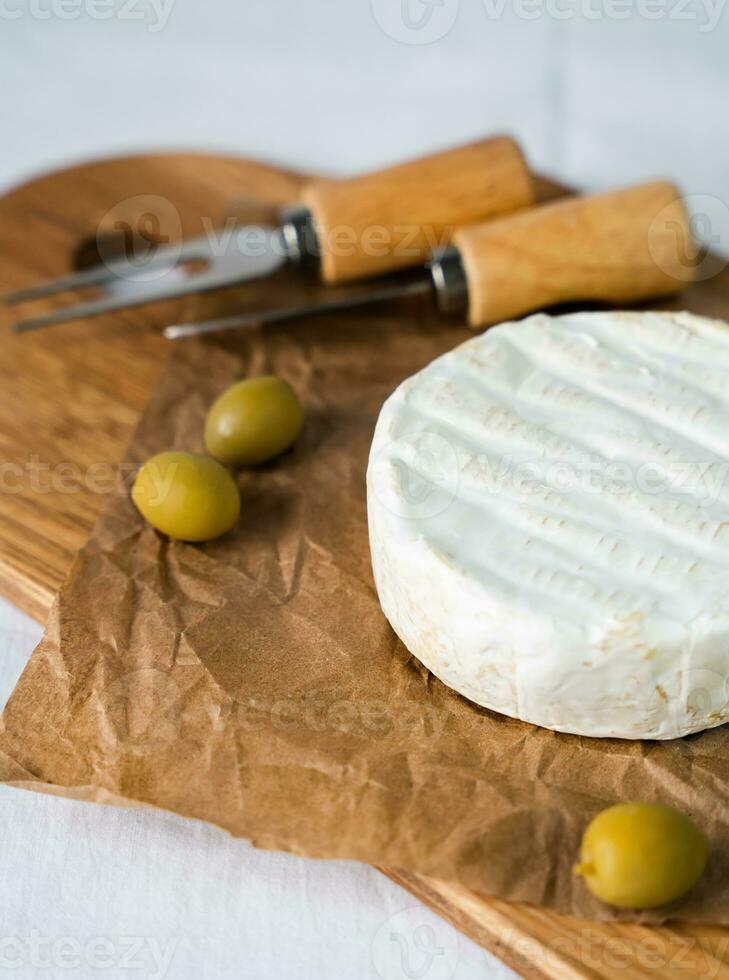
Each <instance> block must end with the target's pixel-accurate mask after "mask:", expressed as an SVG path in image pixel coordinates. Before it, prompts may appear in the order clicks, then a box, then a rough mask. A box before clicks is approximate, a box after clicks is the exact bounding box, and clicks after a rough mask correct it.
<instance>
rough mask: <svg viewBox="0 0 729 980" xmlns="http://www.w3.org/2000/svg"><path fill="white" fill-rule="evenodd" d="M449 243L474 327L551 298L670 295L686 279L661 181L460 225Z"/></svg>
mask: <svg viewBox="0 0 729 980" xmlns="http://www.w3.org/2000/svg"><path fill="white" fill-rule="evenodd" d="M454 244H455V245H456V247H457V248H458V250H459V252H460V254H461V259H462V261H463V265H464V269H465V273H466V278H467V280H468V290H469V317H468V318H469V322H470V325H471V326H472V327H483V326H488V325H489V324H492V323H498V322H500V321H502V320H509V319H513V318H514V317H519V316H521V315H523V314H524V313H529V312H531V311H532V310H537V309H541V308H542V307H546V306H553V305H555V304H557V303H569V302H574V301H579V300H597V301H600V302H608V303H612V304H625V303H634V302H636V301H638V300H645V299H652V298H658V297H661V296H670V295H672V294H674V293H677V292H679V291H680V290H681V289H682V287H683V286H684V285H685V284H686V282H688V281H690V280H691V278H692V277H693V265H692V257H693V255H694V253H695V248H694V246H693V244H692V240H691V234H690V231H689V225H688V217H687V215H686V210H685V208H684V205H683V202H682V201H681V198H680V195H679V192H678V191H677V190H676V188H675V187H674V186H673V185H672V184H669V183H667V182H665V181H660V182H657V183H652V184H643V185H641V186H639V187H631V188H628V189H627V190H620V191H613V192H611V193H609V194H600V195H597V196H594V197H585V198H570V199H569V200H566V201H557V202H555V203H553V204H547V205H544V206H543V207H540V208H535V209H533V210H531V211H527V212H525V213H524V214H518V215H514V216H513V217H511V218H505V219H500V220H498V221H494V222H491V223H487V224H485V225H479V226H476V227H473V228H461V229H459V230H458V231H457V232H456V234H455V235H454Z"/></svg>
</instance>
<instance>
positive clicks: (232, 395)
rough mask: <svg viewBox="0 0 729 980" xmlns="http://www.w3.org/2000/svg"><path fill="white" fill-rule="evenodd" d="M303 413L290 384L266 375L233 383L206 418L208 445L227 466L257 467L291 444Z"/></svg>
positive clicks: (211, 451) (211, 452) (210, 451)
mask: <svg viewBox="0 0 729 980" xmlns="http://www.w3.org/2000/svg"><path fill="white" fill-rule="evenodd" d="M303 424H304V413H303V411H302V408H301V404H300V403H299V399H298V398H297V397H296V395H295V394H294V391H293V390H292V388H291V385H289V384H288V382H286V381H284V380H283V379H282V378H276V377H274V376H273V375H267V376H265V377H261V378H249V379H247V380H245V381H239V382H238V383H237V384H234V385H232V386H231V387H230V388H228V389H227V390H226V391H224V392H223V394H222V395H221V396H220V397H219V398H218V400H217V401H216V402H215V403H214V405H213V406H212V408H211V409H210V411H209V412H208V417H207V419H206V421H205V445H206V447H207V450H208V452H209V453H210V454H211V456H214V457H215V458H216V459H219V460H220V462H221V463H225V464H226V465H227V466H257V465H258V464H259V463H265V462H267V461H268V460H269V459H273V457H274V456H278V455H279V453H282V452H284V450H286V449H288V448H289V446H291V445H292V444H293V443H294V442H295V440H296V437H297V436H298V434H299V432H301V427H302V425H303Z"/></svg>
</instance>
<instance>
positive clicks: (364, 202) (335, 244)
mask: <svg viewBox="0 0 729 980" xmlns="http://www.w3.org/2000/svg"><path fill="white" fill-rule="evenodd" d="M533 200H534V190H533V185H532V181H531V178H530V175H529V171H528V168H527V165H526V163H525V160H524V157H523V155H522V153H521V150H520V149H519V147H518V145H517V144H516V143H515V142H514V141H513V140H512V139H510V138H508V137H505V136H498V137H493V138H491V139H487V140H482V141H480V142H477V143H472V144H470V145H468V146H462V147H458V148H456V149H452V150H447V151H445V152H442V153H437V154H434V155H432V156H429V157H425V158H423V159H421V160H415V161H411V162H408V163H404V164H400V165H399V166H395V167H390V168H388V169H386V170H382V171H378V172H377V173H371V174H366V175H364V176H361V177H355V178H352V179H349V180H316V181H312V182H310V183H309V184H308V185H307V186H306V187H305V188H304V192H303V194H302V199H301V202H300V204H299V205H298V206H297V207H294V208H289V209H287V210H285V211H284V212H283V213H282V216H281V224H280V225H279V226H278V227H266V226H258V225H253V226H249V227H242V228H238V229H236V231H235V233H234V234H232V235H228V236H227V241H226V244H225V246H221V244H220V241H221V239H219V238H218V236H216V235H215V234H211V235H209V236H205V235H203V236H199V237H197V238H193V239H188V240H186V241H184V242H182V243H181V244H178V245H170V246H166V247H162V248H158V249H156V250H154V251H153V252H152V253H151V255H150V257H149V259H148V260H147V261H145V262H143V263H140V264H136V263H131V262H130V261H129V259H126V258H121V259H118V260H115V261H109V262H106V263H104V264H103V265H98V266H94V267H93V268H91V269H87V270H84V271H83V272H79V273H77V274H75V275H71V276H64V277H62V278H60V279H56V280H53V281H51V282H46V283H41V284H39V285H37V286H33V287H30V288H28V289H23V290H20V291H19V292H15V293H13V294H11V295H10V296H7V297H6V298H5V302H6V303H7V304H9V305H15V304H18V303H21V302H26V301H29V300H35V299H41V298H45V297H49V296H54V295H59V294H62V293H66V292H68V291H70V290H75V289H82V288H86V287H100V288H102V289H103V290H106V294H105V295H102V296H100V297H99V298H98V299H95V300H92V301H90V302H85V303H82V304H80V305H76V306H71V307H66V308H63V309H60V310H56V311H53V312H51V313H48V314H45V315H43V316H38V317H34V318H33V319H26V320H21V321H20V322H18V323H16V324H15V326H14V329H15V330H16V331H17V332H24V331H28V330H37V329H40V328H41V327H48V326H52V325H54V324H58V323H65V322H68V321H70V320H78V319H84V318H86V317H90V316H96V315H98V314H101V313H110V312H113V311H115V310H122V309H127V308H129V307H132V306H139V305H141V304H145V303H151V302H157V301H159V300H169V299H176V298H178V297H181V296H185V295H188V294H190V293H196V292H205V291H209V290H213V289H220V288H223V287H226V286H233V285H236V284H238V283H243V282H245V281H247V280H251V279H256V278H259V277H261V276H266V275H270V274H271V273H273V272H274V271H275V270H277V269H278V268H280V267H281V266H283V265H286V264H288V263H291V264H293V265H297V266H302V267H306V268H308V269H310V270H315V271H316V272H317V273H318V275H319V276H320V278H321V279H322V280H323V281H324V282H325V283H327V284H336V283H341V282H349V281H352V280H356V279H365V278H369V277H372V276H377V275H380V274H382V273H386V272H390V271H393V270H396V269H403V268H406V267H408V266H412V265H418V264H420V263H422V262H423V261H425V259H426V258H427V256H428V255H429V254H430V253H431V252H432V251H433V250H434V248H436V247H438V246H442V245H445V244H446V243H447V242H448V241H450V239H451V238H452V235H453V232H454V230H455V229H456V228H457V227H459V226H461V225H464V224H468V223H471V222H475V221H484V220H486V219H488V218H491V217H494V216H496V215H500V214H504V213H506V212H509V211H514V210H517V209H520V208H525V207H527V206H529V205H530V204H532V203H533ZM191 264H192V265H202V267H203V268H202V269H201V270H199V271H191V272H189V273H187V272H186V270H185V267H186V266H189V265H191ZM150 273H152V274H154V278H153V279H150V278H147V280H146V281H145V276H148V275H149V274H150Z"/></svg>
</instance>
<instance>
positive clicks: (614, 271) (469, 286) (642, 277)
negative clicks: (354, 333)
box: [165, 181, 697, 340]
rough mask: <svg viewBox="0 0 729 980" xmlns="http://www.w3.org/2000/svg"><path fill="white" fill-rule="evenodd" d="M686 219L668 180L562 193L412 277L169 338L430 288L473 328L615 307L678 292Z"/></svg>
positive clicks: (468, 235)
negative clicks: (591, 305) (565, 308)
mask: <svg viewBox="0 0 729 980" xmlns="http://www.w3.org/2000/svg"><path fill="white" fill-rule="evenodd" d="M696 254H697V253H696V249H695V247H694V246H693V244H692V239H691V234H690V229H689V221H688V216H687V214H686V209H685V207H684V204H683V201H682V199H681V196H680V194H679V192H678V190H677V189H676V188H675V187H674V186H673V184H670V183H668V182H666V181H657V182H653V183H648V184H641V185H638V186H636V187H630V188H625V189H621V190H617V191H611V192H609V193H604V194H597V195H592V196H586V197H575V198H569V199H566V200H560V201H556V202H553V203H549V204H544V205H542V206H540V207H536V208H533V209H531V210H527V211H523V212H520V213H518V214H514V215H511V216H508V217H502V218H499V219H496V220H493V221H489V222H484V223H481V224H474V225H471V226H465V227H461V228H459V229H458V230H457V231H456V232H455V234H454V236H453V244H452V245H451V246H450V247H448V248H446V249H445V250H443V251H441V252H439V253H437V254H436V255H434V256H433V257H432V258H431V260H430V261H429V262H428V263H427V264H426V265H425V266H424V267H423V269H422V270H421V272H420V274H419V275H418V276H417V277H416V278H413V279H411V280H409V281H406V282H389V283H388V282H386V281H385V282H384V283H380V284H378V285H377V286H375V287H373V288H371V289H367V290H363V291H359V292H358V293H353V294H350V295H348V296H343V297H336V298H333V299H329V300H324V301H320V302H316V303H311V304H304V305H302V306H297V307H292V308H289V309H273V310H264V311H262V312H259V313H252V314H245V315H239V316H235V315H233V316H227V317H222V318H219V319H214V320H207V321H201V322H198V323H184V324H175V325H172V326H169V327H167V328H166V329H165V336H166V337H168V338H169V339H171V340H179V339H181V338H184V337H191V336H198V335H201V334H208V333H216V332H218V331H221V330H236V329H241V328H244V327H258V326H262V325H265V324H270V323H277V322H280V321H283V320H290V319H293V318H296V317H302V316H310V315H316V314H319V313H327V312H336V311H341V310H347V309H352V308H356V307H361V306H368V305H370V304H375V303H382V302H386V301H388V300H394V299H400V298H402V297H407V296H417V295H432V296H434V298H435V301H436V304H437V307H438V309H439V310H440V311H441V312H442V313H460V314H465V315H466V317H467V320H468V323H469V325H470V326H471V327H473V328H478V327H485V326H489V325H490V324H493V323H498V322H501V321H503V320H509V319H514V318H516V317H519V316H522V315H524V314H526V313H530V312H532V311H534V310H537V309H541V308H544V307H549V306H555V305H557V304H560V303H571V302H585V301H592V302H604V303H610V304H613V305H621V304H630V303H635V302H638V301H641V300H647V299H656V298H661V297H667V296H671V295H673V294H675V293H678V292H680V290H681V289H682V288H683V287H684V286H685V285H686V283H687V282H688V281H690V280H691V278H693V272H694V269H693V265H692V256H695V255H696Z"/></svg>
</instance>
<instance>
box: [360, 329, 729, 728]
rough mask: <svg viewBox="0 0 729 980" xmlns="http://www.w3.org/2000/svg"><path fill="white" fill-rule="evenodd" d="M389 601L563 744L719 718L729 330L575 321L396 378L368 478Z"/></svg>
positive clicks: (449, 659) (433, 646)
mask: <svg viewBox="0 0 729 980" xmlns="http://www.w3.org/2000/svg"><path fill="white" fill-rule="evenodd" d="M367 497H368V511H369V530H370V545H371V551H372V563H373V568H374V575H375V582H376V585H377V590H378V594H379V598H380V602H381V604H382V608H383V610H384V612H385V615H386V616H387V618H388V620H389V621H390V623H391V624H392V627H393V629H394V630H395V632H396V633H397V634H398V636H399V637H400V638H401V639H402V641H403V643H404V644H405V645H406V647H407V648H408V649H409V650H410V652H411V653H413V654H414V655H415V656H416V657H417V658H418V659H419V660H420V661H422V663H423V664H425V666H426V667H428V668H429V669H430V670H431V671H432V672H433V673H434V674H435V675H436V676H437V677H439V678H440V679H441V680H442V681H443V682H444V683H445V684H447V685H449V686H450V687H452V688H454V689H455V690H456V691H459V692H460V693H461V694H463V695H465V697H467V698H470V699H471V700H472V701H475V702H476V703H477V704H480V705H483V706H485V707H487V708H491V709H493V710H495V711H498V712H501V713H503V714H506V715H510V716H512V717H514V718H520V719H522V720H524V721H527V722H532V723H534V724H537V725H542V726H545V727H547V728H552V729H556V730H557V731H563V732H574V733H577V734H580V735H593V736H616V737H620V738H659V739H666V738H675V737H678V736H681V735H686V734H688V733H690V732H696V731H700V730H701V729H704V728H710V727H713V726H715V725H720V724H722V723H723V722H724V721H726V720H727V719H729V688H728V684H727V678H728V677H729V327H727V325H726V324H723V323H720V322H718V321H712V320H707V319H704V318H700V317H696V316H693V315H691V314H688V313H616V312H605V313H578V314H572V315H568V316H560V317H549V316H546V315H544V314H540V315H538V316H532V317H529V318H528V319H526V320H523V321H521V322H519V323H507V324H503V325H501V326H498V327H495V328H493V329H491V330H489V331H488V332H486V333H485V334H484V335H482V336H479V337H476V338H475V339H473V340H470V341H469V342H467V343H465V344H463V345H462V346H460V347H458V348H457V349H456V350H454V351H451V352H450V353H448V354H446V355H444V356H443V357H441V358H439V359H438V360H436V361H434V362H433V363H432V364H430V365H429V366H428V367H426V368H425V369H424V370H423V371H421V372H420V373H419V374H416V375H415V376H414V377H412V378H410V379H409V380H407V381H405V382H404V383H403V384H402V385H401V386H400V387H399V388H398V389H397V391H395V393H394V394H393V395H392V396H391V397H390V398H389V399H388V401H387V402H386V403H385V405H384V407H383V409H382V412H381V414H380V418H379V421H378V423H377V428H376V431H375V436H374V441H373V444H372V450H371V455H370V461H369V467H368V473H367Z"/></svg>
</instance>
